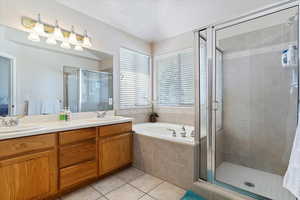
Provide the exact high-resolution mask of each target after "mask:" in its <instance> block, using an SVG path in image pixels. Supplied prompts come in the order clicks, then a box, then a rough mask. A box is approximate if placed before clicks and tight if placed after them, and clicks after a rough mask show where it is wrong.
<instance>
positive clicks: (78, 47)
mask: <svg viewBox="0 0 300 200" xmlns="http://www.w3.org/2000/svg"><path fill="white" fill-rule="evenodd" d="M74 49H75V50H76V51H83V48H82V46H80V45H76V46H75V48H74Z"/></svg>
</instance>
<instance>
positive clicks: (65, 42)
mask: <svg viewBox="0 0 300 200" xmlns="http://www.w3.org/2000/svg"><path fill="white" fill-rule="evenodd" d="M60 46H61V48H64V49H71V46H70V44H69V42H67V41H63V42H62V43H61V45H60Z"/></svg>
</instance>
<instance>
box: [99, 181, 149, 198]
mask: <svg viewBox="0 0 300 200" xmlns="http://www.w3.org/2000/svg"><path fill="white" fill-rule="evenodd" d="M143 195H144V193H143V192H141V191H139V190H138V189H136V188H134V187H132V186H131V185H128V184H126V185H123V186H122V187H120V188H118V189H116V190H114V191H112V192H110V193H108V194H107V195H105V197H106V198H108V199H109V200H137V199H139V198H140V197H142V196H143Z"/></svg>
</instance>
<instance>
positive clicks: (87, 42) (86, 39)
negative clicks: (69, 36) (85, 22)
mask: <svg viewBox="0 0 300 200" xmlns="http://www.w3.org/2000/svg"><path fill="white" fill-rule="evenodd" d="M83 46H84V47H86V48H90V47H92V44H91V40H90V38H89V37H88V35H87V31H85V34H84V38H83Z"/></svg>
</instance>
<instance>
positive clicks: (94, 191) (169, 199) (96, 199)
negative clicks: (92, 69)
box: [57, 167, 185, 200]
mask: <svg viewBox="0 0 300 200" xmlns="http://www.w3.org/2000/svg"><path fill="white" fill-rule="evenodd" d="M184 193H185V191H184V190H183V189H181V188H179V187H177V186H175V185H172V184H170V183H168V182H165V181H163V180H161V179H159V178H156V177H153V176H151V175H149V174H146V173H144V172H142V171H140V170H138V169H136V168H133V167H131V168H128V169H125V170H124V171H121V172H119V173H117V174H115V175H111V176H108V177H106V178H104V179H102V180H99V181H98V182H96V183H94V184H91V185H89V186H87V187H85V188H82V189H79V190H77V191H75V192H73V193H70V194H67V195H65V196H63V197H61V198H60V200H180V198H181V197H182V196H183V195H184ZM57 200H59V199H57Z"/></svg>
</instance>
